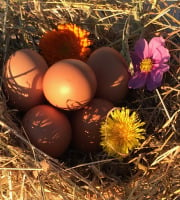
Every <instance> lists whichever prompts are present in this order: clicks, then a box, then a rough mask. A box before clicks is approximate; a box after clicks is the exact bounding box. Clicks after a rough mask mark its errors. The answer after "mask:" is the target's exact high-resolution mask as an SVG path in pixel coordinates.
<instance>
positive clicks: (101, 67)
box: [87, 47, 129, 104]
mask: <svg viewBox="0 0 180 200" xmlns="http://www.w3.org/2000/svg"><path fill="white" fill-rule="evenodd" d="M87 63H88V65H89V66H90V67H91V68H92V69H93V70H94V72H95V75H96V79H97V90H96V97H100V98H104V99H107V100H109V101H112V102H113V103H114V104H117V103H120V102H121V101H122V100H123V99H124V98H125V96H126V94H127V92H128V81H129V73H128V66H127V64H126V62H125V60H124V58H123V57H122V55H121V54H120V53H119V52H118V51H117V50H115V49H114V48H111V47H101V48H98V49H96V50H95V51H94V52H93V53H92V54H91V55H90V57H89V58H88V60H87Z"/></svg>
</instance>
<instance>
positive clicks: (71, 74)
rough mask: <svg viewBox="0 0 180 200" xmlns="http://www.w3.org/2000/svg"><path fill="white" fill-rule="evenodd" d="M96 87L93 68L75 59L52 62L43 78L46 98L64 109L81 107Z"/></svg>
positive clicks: (92, 95)
mask: <svg viewBox="0 0 180 200" xmlns="http://www.w3.org/2000/svg"><path fill="white" fill-rule="evenodd" d="M96 87H97V82H96V77H95V74H94V72H93V70H92V69H91V68H90V67H89V66H88V65H87V64H86V63H84V62H83V61H80V60H76V59H64V60H61V61H59V62H57V63H55V64H53V65H52V66H51V67H50V68H49V69H48V70H47V72H46V74H45V76H44V80H43V90H44V95H45V97H46V98H47V100H48V101H49V102H50V103H51V104H52V105H54V106H56V107H58V108H61V109H64V110H76V109H80V108H82V107H83V106H84V105H86V104H87V103H88V102H89V101H90V100H91V99H92V98H93V97H94V94H95V91H96Z"/></svg>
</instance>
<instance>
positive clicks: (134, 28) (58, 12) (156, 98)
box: [0, 0, 180, 200]
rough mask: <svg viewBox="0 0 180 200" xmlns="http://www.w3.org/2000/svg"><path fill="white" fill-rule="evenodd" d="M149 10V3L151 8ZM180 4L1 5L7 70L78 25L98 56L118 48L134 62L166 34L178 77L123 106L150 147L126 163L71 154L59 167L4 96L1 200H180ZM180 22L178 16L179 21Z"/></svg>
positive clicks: (0, 48) (0, 104)
mask: <svg viewBox="0 0 180 200" xmlns="http://www.w3.org/2000/svg"><path fill="white" fill-rule="evenodd" d="M146 2H147V1H146ZM175 12H178V2H176V1H174V4H171V5H167V1H163V0H160V1H156V0H154V1H151V3H145V1H133V0H132V1H121V0H116V1H115V0H114V1H113V0H112V1H105V0H100V1H99V0H98V1H97V0H86V1H85V0H82V1H68V0H61V1H55V0H51V1H48V0H47V1H40V0H32V1H27V0H24V1H23V0H22V1H18V0H16V1H11V0H6V1H2V0H1V1H0V19H1V20H0V62H1V63H0V64H1V73H2V71H3V64H4V62H5V61H6V60H7V58H8V56H9V55H10V54H11V53H12V52H13V51H15V50H17V49H20V48H24V47H28V48H33V49H36V50H38V45H37V44H38V39H39V37H40V36H41V35H42V33H43V32H44V31H46V30H49V29H52V28H55V27H56V25H57V24H58V23H64V22H73V23H76V24H78V25H80V26H82V27H83V28H86V29H87V30H89V31H90V32H91V38H92V39H93V40H94V45H93V46H92V49H95V48H97V47H99V46H103V45H106V46H113V47H114V48H116V49H117V50H119V51H121V52H122V53H123V54H124V56H125V57H126V60H127V61H130V59H129V50H131V49H132V47H133V45H134V42H135V41H136V40H137V38H139V37H140V36H144V37H146V38H147V39H149V38H151V37H152V36H154V35H159V34H162V35H163V36H164V37H165V39H166V43H167V47H168V48H169V50H170V53H171V60H170V66H171V69H170V71H169V72H168V73H166V74H165V77H164V81H163V84H162V86H161V87H160V88H159V89H158V90H156V91H154V92H151V93H150V92H147V91H142V90H137V91H130V93H129V95H128V97H127V99H126V102H123V103H122V104H123V105H126V106H128V107H129V108H131V109H134V110H137V111H138V112H139V113H140V115H141V117H142V119H143V120H144V121H145V122H146V129H147V137H146V140H145V141H144V143H143V144H142V146H141V147H140V148H139V149H136V150H135V151H134V152H133V153H132V154H131V155H130V156H129V157H127V158H126V159H124V160H123V161H119V160H117V159H114V158H108V157H107V155H106V154H105V153H103V152H100V153H99V154H96V155H84V154H80V153H77V152H74V151H72V150H69V151H68V152H67V154H66V155H65V157H66V158H62V159H61V160H56V159H53V158H50V157H49V156H47V155H45V154H44V153H43V152H41V151H39V150H38V149H36V148H35V147H33V146H32V145H31V144H30V143H29V142H28V140H27V139H25V138H24V137H23V129H22V127H21V122H20V121H19V118H18V113H17V112H16V110H13V109H10V108H8V107H7V106H6V99H5V97H4V95H3V91H2V89H1V91H0V92H1V93H0V174H1V176H0V199H2V200H5V199H8V200H31V199H32V200H36V199H37V200H41V199H43V200H45V199H47V200H49V199H51V200H56V199H57V200H61V199H63V200H86V199H87V200H90V199H93V200H95V199H97V200H100V199H102V200H111V199H112V200H116V199H117V200H120V199H122V200H125V199H126V200H144V199H149V200H150V199H151V200H152V199H161V200H177V199H179V198H180V184H179V179H180V176H179V174H180V165H179V163H180V146H179V136H180V135H179V134H180V133H179V129H180V127H179V124H180V120H179V102H178V100H179V71H180V68H179V64H180V62H179V61H180V60H179V58H180V56H179V41H178V39H179V35H180V31H179V21H178V20H177V18H175V16H174V15H175ZM176 15H177V16H178V14H177V13H176Z"/></svg>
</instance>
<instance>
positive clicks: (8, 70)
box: [3, 49, 48, 111]
mask: <svg viewBox="0 0 180 200" xmlns="http://www.w3.org/2000/svg"><path fill="white" fill-rule="evenodd" d="M47 68H48V66H47V64H46V62H45V60H44V58H43V57H42V56H41V55H39V54H38V53H37V52H36V51H33V50H31V49H21V50H18V51H16V52H15V53H13V54H12V55H11V56H10V57H9V59H8V60H7V62H6V64H5V66H4V73H3V86H4V92H5V94H6V97H7V101H8V103H9V105H11V106H13V107H14V108H17V109H19V110H23V111H26V110H28V109H30V108H31V107H33V106H35V105H37V104H41V103H42V101H43V97H44V96H43V89H42V79H43V76H44V74H45V72H46V70H47Z"/></svg>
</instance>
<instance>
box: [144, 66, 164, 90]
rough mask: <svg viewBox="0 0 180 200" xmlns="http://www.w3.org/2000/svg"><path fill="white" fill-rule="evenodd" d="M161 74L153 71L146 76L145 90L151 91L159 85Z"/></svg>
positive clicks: (158, 71)
mask: <svg viewBox="0 0 180 200" xmlns="http://www.w3.org/2000/svg"><path fill="white" fill-rule="evenodd" d="M162 78H163V72H162V71H161V70H153V71H151V73H149V74H148V77H147V82H146V87H147V90H149V91H152V90H154V89H156V88H157V87H159V86H160V85H161V82H162Z"/></svg>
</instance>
